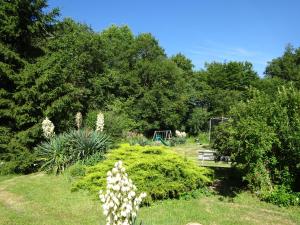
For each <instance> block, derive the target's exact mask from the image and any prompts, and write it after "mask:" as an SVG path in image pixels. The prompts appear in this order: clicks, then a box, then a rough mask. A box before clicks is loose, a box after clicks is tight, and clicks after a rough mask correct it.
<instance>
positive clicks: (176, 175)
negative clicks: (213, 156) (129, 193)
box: [73, 144, 211, 203]
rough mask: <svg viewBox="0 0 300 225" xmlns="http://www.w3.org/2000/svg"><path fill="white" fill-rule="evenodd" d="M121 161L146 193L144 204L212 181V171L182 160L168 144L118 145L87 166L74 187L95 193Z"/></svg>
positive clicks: (176, 195) (170, 196)
mask: <svg viewBox="0 0 300 225" xmlns="http://www.w3.org/2000/svg"><path fill="white" fill-rule="evenodd" d="M119 160H122V161H123V163H124V166H125V168H126V171H127V173H128V175H129V176H130V177H131V178H132V180H133V182H134V183H135V184H136V186H137V187H138V189H140V190H143V191H145V192H147V194H148V196H147V198H146V200H145V201H146V203H150V202H151V201H153V200H158V199H167V198H179V197H180V196H181V195H184V194H186V193H188V192H191V191H193V190H197V189H199V188H201V187H203V186H204V185H205V184H207V183H210V182H211V178H210V175H211V171H210V170H208V169H206V168H202V167H199V166H198V165H197V164H196V163H195V162H193V161H190V160H185V159H184V158H183V157H182V156H179V155H178V154H176V153H174V152H173V151H171V150H170V149H169V148H167V147H162V146H144V147H142V146H138V145H136V146H130V145H128V144H123V145H121V147H120V148H117V149H114V150H111V152H110V153H109V154H107V157H106V159H105V160H104V161H103V162H102V163H99V164H97V165H95V166H92V167H88V168H87V170H86V175H85V176H84V177H83V178H81V179H79V180H78V181H77V182H76V183H75V185H74V187H73V190H77V189H87V190H90V191H91V192H92V193H97V192H98V191H99V189H103V188H104V187H105V185H106V173H107V172H108V171H109V170H110V169H111V168H112V167H113V166H114V164H115V162H117V161H119Z"/></svg>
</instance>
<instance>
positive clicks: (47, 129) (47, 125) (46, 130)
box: [42, 117, 55, 138]
mask: <svg viewBox="0 0 300 225" xmlns="http://www.w3.org/2000/svg"><path fill="white" fill-rule="evenodd" d="M42 129H43V134H44V136H45V137H46V138H51V137H53V136H54V135H55V133H54V124H53V123H52V122H51V120H49V119H48V117H46V118H45V119H44V120H43V122H42Z"/></svg>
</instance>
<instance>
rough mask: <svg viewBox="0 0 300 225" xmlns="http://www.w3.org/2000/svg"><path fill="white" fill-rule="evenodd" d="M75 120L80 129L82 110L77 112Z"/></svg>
mask: <svg viewBox="0 0 300 225" xmlns="http://www.w3.org/2000/svg"><path fill="white" fill-rule="evenodd" d="M75 122H76V126H77V130H79V129H80V128H81V125H82V114H81V112H78V113H76V116H75Z"/></svg>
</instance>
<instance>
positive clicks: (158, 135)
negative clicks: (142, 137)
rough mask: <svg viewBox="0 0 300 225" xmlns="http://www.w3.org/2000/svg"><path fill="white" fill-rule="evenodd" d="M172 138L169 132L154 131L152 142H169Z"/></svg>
mask: <svg viewBox="0 0 300 225" xmlns="http://www.w3.org/2000/svg"><path fill="white" fill-rule="evenodd" d="M171 138H172V131H171V130H156V131H154V134H153V138H152V140H153V141H159V140H169V139H171Z"/></svg>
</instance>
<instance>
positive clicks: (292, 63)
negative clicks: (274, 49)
mask: <svg viewBox="0 0 300 225" xmlns="http://www.w3.org/2000/svg"><path fill="white" fill-rule="evenodd" d="M265 73H266V75H267V77H272V78H274V77H277V78H280V79H283V80H285V81H292V82H294V83H295V85H296V86H297V87H298V88H300V48H294V47H293V46H292V45H288V46H287V47H286V49H285V52H284V54H283V55H282V56H281V57H278V58H276V59H273V60H272V61H271V62H270V63H269V65H268V66H267V68H266V72H265Z"/></svg>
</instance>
